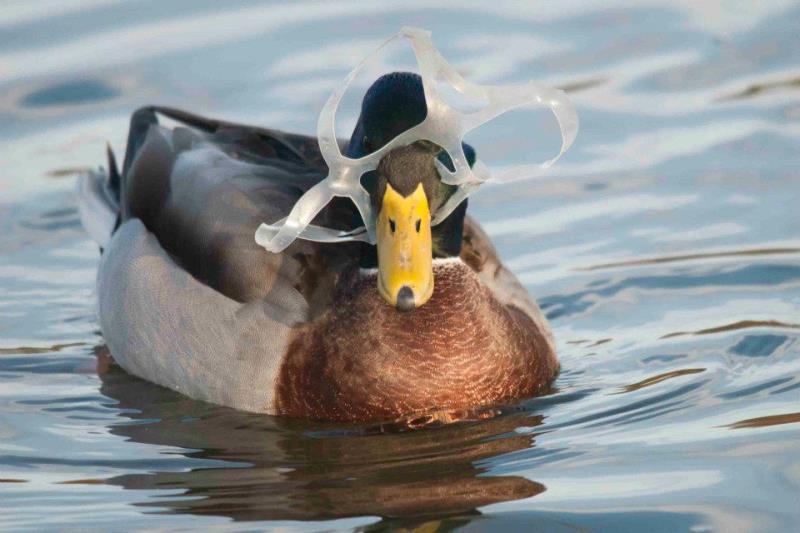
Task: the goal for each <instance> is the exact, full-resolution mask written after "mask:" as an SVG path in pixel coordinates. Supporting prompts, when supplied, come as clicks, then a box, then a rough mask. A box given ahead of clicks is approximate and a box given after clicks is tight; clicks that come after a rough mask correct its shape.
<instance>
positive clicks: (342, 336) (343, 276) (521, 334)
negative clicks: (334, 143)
mask: <svg viewBox="0 0 800 533" xmlns="http://www.w3.org/2000/svg"><path fill="white" fill-rule="evenodd" d="M425 114H426V107H425V99H424V95H423V89H422V84H421V80H420V78H419V77H418V76H417V75H415V74H409V73H392V74H387V75H385V76H383V77H381V78H379V79H378V80H377V81H376V82H375V83H374V84H373V85H372V86H371V87H370V89H369V90H368V91H367V93H366V94H365V96H364V99H363V102H362V107H361V114H360V117H359V119H358V122H357V125H356V127H355V130H354V132H353V135H352V136H351V138H350V139H349V142H341V143H340V144H341V145H342V148H343V150H344V153H345V154H346V155H348V156H350V157H359V156H362V155H364V154H368V153H370V152H372V151H373V150H376V149H378V148H380V147H381V146H383V145H384V144H386V143H387V142H388V141H389V140H391V139H392V138H394V137H395V136H396V135H397V134H399V133H400V132H402V131H405V130H406V129H408V128H409V127H411V126H413V125H414V124H416V123H418V122H420V121H421V120H422V119H423V118H424V117H425ZM159 116H161V117H166V118H168V119H171V121H173V123H174V124H175V126H174V127H171V128H170V127H166V126H164V125H162V124H160V123H159ZM464 150H465V154H467V156H468V159H469V161H470V164H472V163H473V162H474V159H475V154H474V150H472V148H471V147H469V146H464ZM436 159H438V160H439V161H441V162H443V163H444V164H452V163H450V162H449V157H448V155H447V153H446V152H443V151H442V150H441V149H440V148H439V147H438V146H436V145H434V144H433V143H430V142H427V141H417V142H414V143H412V144H410V145H407V146H402V147H398V148H395V149H393V150H391V151H390V152H388V153H387V154H386V155H385V156H384V157H383V159H382V160H381V162H380V165H379V167H378V168H377V170H376V171H374V172H370V173H368V174H366V175H365V176H363V177H362V183H363V184H364V186H365V188H366V189H367V191H368V192H369V194H370V199H371V202H372V205H373V208H374V212H376V213H377V214H378V215H377V245H371V244H367V243H360V242H349V243H337V244H330V243H327V244H324V243H316V242H309V241H303V240H296V241H295V242H293V243H292V244H291V245H290V246H289V247H288V248H287V249H286V250H285V251H283V252H282V253H279V254H275V253H271V252H268V251H266V250H264V249H263V248H261V247H259V246H258V245H257V244H256V243H255V242H254V232H255V230H256V228H257V227H258V226H259V224H261V223H262V222H265V221H267V222H271V221H276V220H279V219H281V218H282V217H284V216H286V214H287V213H288V211H289V210H290V209H291V207H292V206H293V204H294V203H295V202H296V201H297V200H298V198H299V197H300V196H301V195H302V194H303V193H304V192H305V191H307V190H308V189H309V188H310V187H311V186H313V185H314V184H315V183H317V182H319V180H321V179H322V178H324V176H325V173H326V166H325V163H324V161H323V160H322V158H321V155H320V151H319V148H318V146H317V142H316V139H315V138H313V137H306V136H303V135H295V134H289V133H284V132H281V131H277V130H270V129H264V128H259V127H254V126H247V125H241V124H235V123H231V122H225V121H221V120H213V119H209V118H204V117H201V116H198V115H194V114H191V113H187V112H184V111H179V110H176V109H171V108H162V107H146V108H142V109H139V110H138V111H136V112H135V113H134V114H133V117H132V119H131V126H130V132H129V137H128V143H127V149H126V153H125V158H124V163H123V166H122V170H121V172H120V171H118V170H117V164H116V162H115V159H114V156H113V153H112V152H111V151H110V150H109V164H108V166H109V170H108V172H107V173H106V172H103V173H100V172H96V173H92V174H89V175H88V176H85V177H84V179H83V180H82V181H81V183H80V187H79V193H80V198H81V202H80V204H81V205H80V211H81V214H82V219H83V220H84V223H85V225H86V226H87V229H88V230H89V232H90V233H91V234H92V235H93V236H94V237H95V240H97V241H98V242H99V243H100V245H101V250H102V254H101V260H100V264H99V269H98V275H97V296H98V301H99V304H98V312H99V318H100V326H101V329H102V333H103V336H104V338H105V341H106V343H107V345H108V348H109V350H110V352H111V354H112V355H113V357H114V359H115V361H116V362H117V363H118V364H119V365H120V366H122V367H123V368H124V369H125V370H126V371H128V372H129V373H131V374H133V375H135V376H138V377H140V378H144V379H146V380H149V381H151V382H154V383H157V384H160V385H162V386H164V387H168V388H170V389H174V390H176V391H179V392H181V393H183V394H185V395H187V396H189V397H192V398H195V399H198V400H205V401H208V402H213V403H217V404H222V405H226V406H230V407H233V408H236V409H241V410H246V411H253V412H262V413H269V414H276V415H285V416H291V417H304V418H311V419H318V420H330V421H376V420H383V419H396V418H398V417H403V416H407V415H414V414H418V413H428V412H446V411H448V410H450V411H453V410H462V409H467V408H471V407H475V406H482V405H487V404H495V403H498V402H507V401H511V400H516V399H520V398H524V397H530V396H533V395H536V394H538V393H541V392H543V391H545V390H546V389H547V388H548V386H549V385H550V383H551V381H552V380H553V378H554V376H555V374H556V372H557V369H558V363H557V360H556V356H555V347H554V340H553V336H552V334H551V331H550V328H549V326H548V324H547V321H546V319H545V317H544V316H543V314H542V313H541V311H540V310H539V308H538V306H537V305H536V303H535V301H534V300H533V299H532V298H531V297H530V296H529V295H528V294H527V292H526V291H525V289H524V288H523V287H522V285H521V284H520V283H519V281H518V280H517V279H516V278H515V277H514V275H513V274H512V273H511V272H510V271H509V270H507V269H506V268H505V267H504V266H503V264H502V263H501V261H500V259H499V258H498V255H497V252H496V251H495V248H494V247H493V245H492V243H491V241H490V239H489V238H488V237H487V235H486V234H485V233H484V232H483V230H482V229H481V228H480V226H479V225H478V223H477V222H475V221H474V220H473V219H471V218H470V217H469V216H467V215H466V209H467V201H466V200H465V201H464V202H463V203H462V204H461V205H460V206H459V208H458V209H456V210H454V211H453V212H452V214H450V215H449V216H448V217H447V218H446V219H445V220H444V221H443V222H442V223H440V224H438V225H435V226H433V227H431V217H432V215H433V214H435V213H436V211H437V209H438V208H439V207H440V206H442V204H443V203H444V202H445V200H446V199H447V198H448V196H449V195H450V194H452V193H453V190H454V187H452V186H449V185H445V184H443V183H442V181H441V180H440V178H439V174H438V171H437V169H436V165H435V160H436ZM317 221H319V223H321V224H322V225H324V226H327V227H334V228H342V229H347V228H352V227H354V226H355V225H357V224H358V223H359V221H360V218H359V215H358V211H357V210H356V209H355V208H354V207H353V205H352V203H351V202H350V201H349V200H347V199H338V200H335V201H334V202H332V203H331V204H330V205H329V206H328V207H327V208H326V209H325V210H323V211H322V212H321V213H320V215H319V216H318V217H317Z"/></svg>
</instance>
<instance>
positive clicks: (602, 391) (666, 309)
mask: <svg viewBox="0 0 800 533" xmlns="http://www.w3.org/2000/svg"><path fill="white" fill-rule="evenodd" d="M453 5H454V4H453V3H451V2H431V1H426V2H413V1H406V2H402V3H394V4H379V3H375V4H373V3H369V4H367V3H362V2H341V3H335V4H334V3H306V2H294V3H291V4H283V5H272V4H269V3H261V2H226V3H219V2H212V1H209V0H201V1H194V2H163V1H162V2H156V1H151V0H139V1H129V2H124V3H117V2H111V1H107V0H76V1H72V2H66V1H61V0H47V1H42V2H23V1H16V0H11V1H6V2H4V3H3V4H2V6H0V169H2V173H0V529H4V530H24V529H33V530H64V529H70V530H86V529H93V528H94V529H100V530H142V529H152V528H183V529H188V530H195V529H197V528H200V527H212V526H213V527H214V528H216V529H217V530H224V531H228V530H230V531H251V530H260V529H284V530H291V531H294V530H298V531H305V530H313V531H317V530H350V529H358V530H364V531H372V530H376V529H381V528H393V527H394V528H407V529H414V528H420V530H421V531H434V530H455V529H457V530H464V531H473V530H489V531H501V530H507V531H521V530H533V529H536V528H538V529H543V530H548V531H550V530H552V531H562V530H564V531H572V530H576V529H577V530H606V531H642V530H645V531H651V532H652V531H687V530H690V531H795V530H797V529H798V527H800V235H799V233H800V208H798V206H799V205H800V171H799V170H798V169H800V149H799V145H798V142H799V141H800V99H798V94H800V93H798V91H799V90H800V39H798V38H797V34H798V33H797V29H798V27H800V7H798V6H797V5H796V4H794V3H791V2H781V1H773V2H735V1H731V2H725V1H719V2H689V1H687V2H666V1H658V0H652V1H646V2H630V3H626V2H621V1H616V0H611V1H605V2H598V3H594V4H592V3H584V2H572V1H561V2H537V3H535V4H531V5H518V4H516V3H507V2H501V1H495V2H491V3H489V4H487V3H485V2H476V3H472V2H459V3H458V7H457V8H456V7H452V6H453ZM403 24H413V25H416V26H422V27H425V28H428V29H430V30H432V31H433V35H434V40H435V42H436V43H437V45H438V46H439V47H440V49H441V50H442V52H443V54H444V55H445V56H446V57H448V58H449V59H451V60H452V61H453V62H454V63H455V64H456V65H458V66H459V67H460V68H461V69H462V71H463V72H464V74H465V75H466V76H467V77H469V78H470V79H473V80H475V81H479V82H483V83H488V82H495V83H505V82H512V81H520V80H525V79H529V78H531V79H535V80H538V81H542V82H545V83H549V84H552V85H558V86H562V87H565V88H567V89H568V90H569V91H570V94H571V96H572V98H573V100H574V102H575V104H576V106H577V107H578V110H579V113H580V117H581V131H580V133H579V136H578V140H577V142H576V144H575V146H574V147H573V149H572V150H571V151H570V152H569V153H568V154H567V155H566V156H565V157H564V158H563V159H562V161H560V162H559V163H558V165H557V166H556V167H554V168H553V169H552V171H551V172H550V173H548V174H546V175H544V176H542V177H539V178H537V179H535V180H530V181H526V182H522V183H516V184H507V185H497V186H486V187H484V188H483V189H482V190H481V191H479V192H478V193H476V194H475V195H474V196H473V198H472V200H471V203H470V210H471V212H472V213H473V214H474V215H475V216H476V217H477V218H478V219H479V220H480V221H481V222H482V223H483V224H484V226H485V228H486V229H487V231H488V232H489V233H490V234H491V235H492V237H493V238H494V239H495V242H496V243H497V246H498V249H499V250H500V252H501V254H502V255H503V257H504V258H505V259H506V261H507V263H508V265H509V266H510V267H511V268H512V269H513V270H514V271H515V272H516V273H517V274H518V276H519V277H520V279H521V280H522V281H523V283H524V284H525V285H526V286H527V287H528V289H529V290H530V291H531V292H532V293H533V294H534V295H536V297H537V298H538V299H539V301H540V303H541V305H542V307H543V308H544V310H545V312H546V313H547V315H548V317H549V318H550V320H551V322H552V325H553V328H554V331H555V335H556V338H557V341H558V349H559V356H560V359H561V362H562V367H563V371H562V373H561V375H560V377H559V378H558V381H557V383H556V386H557V391H556V392H555V393H554V394H552V395H549V396H545V397H542V398H535V399H531V400H529V401H526V402H523V403H522V404H520V405H518V406H516V408H515V409H511V410H509V412H508V413H507V414H505V415H503V416H500V417H498V418H494V419H492V420H488V421H484V422H480V423H470V424H460V425H459V424H456V425H451V426H446V427H443V428H439V429H427V430H420V431H412V432H407V433H399V434H397V433H393V434H371V431H370V428H359V427H353V426H344V427H343V426H328V425H320V424H309V423H305V422H301V421H292V420H282V419H278V418H273V417H267V416H254V415H248V414H243V413H237V412H235V411H232V410H229V409H225V408H219V407H215V406H212V405H208V404H203V403H200V402H195V401H192V400H189V399H187V398H184V397H181V396H180V395H178V394H175V393H172V392H169V391H166V390H163V389H160V388H158V387H156V386H153V385H150V384H148V383H145V382H143V381H140V380H138V379H135V378H133V377H130V376H128V375H126V374H125V373H124V372H123V371H121V370H120V369H119V368H118V367H116V366H114V365H113V364H111V363H110V359H109V356H108V354H107V351H106V350H105V348H104V342H103V339H102V337H101V335H100V333H99V331H98V329H99V326H98V320H97V316H96V311H95V303H94V302H95V294H94V275H95V269H96V265H97V260H98V254H97V249H96V246H95V245H94V244H92V243H91V242H90V241H89V239H88V238H87V236H86V235H85V234H84V232H83V230H82V229H81V227H80V224H79V221H78V215H77V211H76V207H75V200H74V197H73V193H72V191H73V186H74V180H75V175H76V173H78V172H80V171H81V169H85V168H89V167H95V166H97V165H99V164H102V163H103V160H104V150H105V144H106V142H109V143H110V144H111V145H112V146H113V147H114V148H115V149H116V150H117V151H118V152H120V153H121V152H122V151H123V149H124V144H125V136H126V134H127V121H128V117H129V116H130V113H131V111H132V110H133V109H135V108H136V107H137V106H140V105H144V104H151V103H158V104H165V105H173V106H177V107H182V108H186V109H189V110H194V111H197V112H202V113H204V114H209V115H213V116H218V117H223V118H227V119H229V120H240V121H246V122H250V123H255V124H260V125H264V126H269V127H280V128H282V129H285V130H289V131H298V132H307V133H311V132H313V131H314V124H315V121H316V116H317V112H318V111H319V109H320V107H321V105H322V103H323V102H324V100H325V98H327V96H328V94H329V93H330V91H331V90H332V89H333V88H334V87H335V86H336V84H337V83H338V82H339V81H340V80H341V79H342V78H343V77H344V76H345V74H346V73H347V72H348V71H349V69H350V68H351V67H352V66H353V65H354V64H355V63H356V62H357V61H358V60H359V59H360V58H361V57H362V56H363V55H364V54H365V53H366V52H367V51H369V50H371V49H372V47H374V46H375V45H376V44H377V43H378V42H380V41H381V40H382V39H384V38H386V37H388V36H389V35H391V34H392V33H394V32H395V31H397V29H398V28H399V27H400V26H401V25H403ZM342 123H343V124H344V125H346V123H347V121H346V117H345V118H344V119H343V121H342ZM526 124H527V125H528V127H526V128H524V129H522V130H516V131H517V133H516V137H514V138H513V140H514V142H511V138H509V137H506V139H507V142H503V143H497V142H496V140H497V138H495V142H494V143H492V142H491V139H492V136H491V135H489V136H488V138H489V140H488V141H486V142H485V143H483V144H482V143H479V142H478V140H476V141H475V143H476V147H477V149H478V153H479V154H484V155H485V156H487V159H491V157H490V156H491V155H492V154H494V155H495V156H497V157H498V158H499V159H500V160H502V158H503V157H504V156H503V154H502V153H501V152H502V150H501V149H502V148H504V147H506V148H508V147H511V148H514V147H517V148H521V152H522V153H525V154H527V153H536V154H537V156H538V155H539V152H541V154H543V155H544V157H546V156H547V155H549V153H550V152H552V151H553V150H554V149H555V148H556V147H557V136H556V135H557V134H556V129H555V126H554V123H553V121H552V119H550V118H548V117H547V116H546V115H545V114H542V115H536V117H535V119H534V120H532V121H530V122H527V123H526ZM343 127H344V126H343ZM344 129H346V127H344ZM485 137H487V136H486V135H485ZM531 142H532V144H533V146H532V147H531V146H530V143H531Z"/></svg>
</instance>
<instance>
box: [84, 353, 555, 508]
mask: <svg viewBox="0 0 800 533" xmlns="http://www.w3.org/2000/svg"><path fill="white" fill-rule="evenodd" d="M104 361H105V360H104V359H103V358H102V356H101V362H103V364H102V365H101V367H103V368H101V371H100V372H99V374H100V376H101V379H102V387H101V392H102V394H104V395H106V396H108V397H110V398H112V399H114V400H116V401H117V402H119V404H118V405H116V407H117V408H118V409H120V410H121V413H122V414H121V415H120V416H121V417H124V418H126V419H128V420H127V421H126V422H125V423H121V424H116V425H113V426H112V427H111V432H112V433H113V434H115V435H118V436H122V437H125V438H126V439H128V440H131V441H134V442H139V443H145V444H151V445H158V446H171V447H177V448H183V449H184V451H182V452H181V453H182V454H183V455H185V456H186V457H188V458H195V459H204V460H206V461H203V462H202V464H203V466H202V467H200V468H194V469H191V470H188V471H180V472H167V471H160V472H158V471H156V472H148V473H135V474H126V475H121V476H117V477H113V478H110V479H107V480H105V483H108V484H112V485H118V486H121V487H124V488H126V489H134V490H143V489H158V490H161V491H163V490H168V489H178V490H181V491H183V493H182V494H181V495H180V496H174V495H168V496H162V497H160V498H158V499H153V500H148V501H146V502H143V503H139V504H138V505H142V506H147V507H150V506H152V507H157V508H161V509H164V508H166V509H167V510H168V512H174V513H189V514H195V515H216V516H226V517H230V518H232V519H234V520H323V519H331V518H339V517H348V516H363V515H372V516H375V515H377V516H382V517H418V516H424V515H432V514H435V515H438V516H442V515H452V514H459V515H461V514H464V513H467V514H472V513H473V512H476V511H474V510H475V508H477V507H480V506H484V505H487V504H491V503H497V502H503V501H508V500H517V499H521V498H529V497H532V496H535V495H537V494H539V493H541V492H543V491H544V490H545V487H544V486H543V485H542V484H540V483H536V482H534V481H531V480H528V479H526V478H524V477H520V476H484V475H481V474H483V473H484V472H485V471H486V468H483V467H481V466H480V461H481V460H482V459H487V458H490V457H496V456H498V455H501V454H505V453H509V452H514V451H517V450H521V449H526V448H530V447H532V446H534V436H535V434H534V435H531V434H526V435H519V434H515V433H513V430H514V429H515V428H516V427H518V426H520V425H523V424H524V425H526V426H528V427H532V426H536V425H538V424H540V423H541V416H531V414H530V413H526V412H517V413H512V414H509V415H504V416H499V417H496V418H494V419H491V420H483V421H480V422H464V423H457V424H450V425H447V426H444V427H440V428H435V429H425V430H420V431H409V432H403V433H386V434H380V435H363V434H359V432H360V429H361V428H356V427H348V428H344V429H342V427H341V426H339V427H336V428H334V427H323V428H320V426H318V425H317V426H309V425H308V424H307V423H305V422H301V421H292V420H285V419H278V418H274V417H269V416H263V415H251V414H247V413H241V412H237V411H234V410H231V409H226V408H220V407H215V406H212V405H208V404H203V403H201V402H196V401H193V400H190V399H187V398H185V397H182V396H180V395H178V394H176V393H174V392H172V391H168V390H166V389H163V388H161V387H157V386H155V385H152V384H149V383H147V382H144V381H141V380H139V379H136V378H134V377H131V376H129V375H128V374H126V373H125V372H123V371H122V370H121V369H119V368H118V367H116V366H115V365H111V366H109V365H108V364H107V362H104ZM207 461H224V463H218V464H216V465H215V466H214V467H212V468H208V464H207ZM82 482H83V483H94V482H96V480H83V481H82Z"/></svg>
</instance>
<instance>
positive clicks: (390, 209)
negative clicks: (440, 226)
mask: <svg viewBox="0 0 800 533" xmlns="http://www.w3.org/2000/svg"><path fill="white" fill-rule="evenodd" d="M377 233H378V292H380V294H381V296H383V298H384V299H385V300H386V301H387V302H389V304H390V305H393V306H395V307H397V309H399V310H401V311H410V310H411V309H414V308H415V307H419V306H421V305H422V304H424V303H425V302H427V301H428V300H429V299H430V297H431V295H432V294H433V251H432V249H431V213H430V208H429V207H428V198H427V196H426V195H425V189H423V187H422V184H421V183H420V184H419V185H418V186H417V189H416V190H415V191H414V192H413V193H411V194H410V195H408V196H406V197H404V196H403V195H401V194H400V193H398V192H397V191H395V190H394V189H393V188H392V186H391V185H390V184H388V183H387V184H386V193H385V194H384V195H383V202H382V204H381V210H380V212H379V213H378V231H377Z"/></svg>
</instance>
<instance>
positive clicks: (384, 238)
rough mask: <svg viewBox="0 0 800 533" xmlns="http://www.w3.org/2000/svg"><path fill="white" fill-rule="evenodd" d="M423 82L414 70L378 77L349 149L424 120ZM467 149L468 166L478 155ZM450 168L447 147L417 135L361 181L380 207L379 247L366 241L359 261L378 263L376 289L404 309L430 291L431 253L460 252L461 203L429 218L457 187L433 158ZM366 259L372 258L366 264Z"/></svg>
mask: <svg viewBox="0 0 800 533" xmlns="http://www.w3.org/2000/svg"><path fill="white" fill-rule="evenodd" d="M426 113H427V108H426V105H425V96H424V92H423V88H422V80H421V79H420V77H419V76H418V75H416V74H411V73H407V72H395V73H392V74H387V75H385V76H382V77H381V78H379V79H378V80H377V81H376V82H375V83H374V84H373V85H372V86H371V87H370V89H369V90H368V91H367V93H366V95H365V96H364V100H363V103H362V106H361V116H360V117H359V120H358V123H357V124H356V128H355V131H354V132H353V135H352V137H351V139H350V144H349V146H348V150H347V155H348V156H349V157H362V156H364V155H367V154H369V153H371V152H373V151H375V150H377V149H379V148H381V147H382V146H384V145H385V144H386V143H388V142H389V141H391V140H392V139H394V138H395V137H396V136H397V135H399V134H400V133H402V132H404V131H406V130H408V129H410V128H412V127H414V126H415V125H417V124H419V123H420V122H422V121H423V120H424V119H425V115H426ZM464 152H465V155H466V156H467V159H468V161H469V163H470V165H472V164H473V162H474V160H475V153H474V151H473V150H472V148H470V147H469V146H466V145H465V146H464ZM436 159H439V160H440V161H441V162H442V163H444V164H445V165H447V166H449V167H451V168H452V162H451V160H450V158H449V156H448V155H447V153H446V152H444V151H442V149H441V148H440V147H439V146H438V145H435V144H433V143H431V142H429V141H425V140H420V141H416V142H415V143H413V144H410V145H407V146H400V147H398V148H395V149H393V150H391V151H390V152H388V153H387V154H386V155H385V156H383V158H382V159H381V161H380V164H379V165H378V168H377V169H376V170H375V171H374V172H370V173H367V174H365V175H364V177H363V178H362V183H363V184H364V187H365V188H366V189H367V191H368V192H369V194H370V198H371V201H372V205H373V209H374V211H375V212H376V213H377V245H376V247H370V248H371V249H368V250H367V252H366V253H365V258H364V259H362V266H377V268H378V276H377V278H378V280H377V283H378V291H379V293H380V294H381V296H382V297H383V298H384V299H385V300H386V301H387V302H388V303H389V304H390V305H393V306H395V307H396V308H397V309H398V310H401V311H410V310H412V309H415V308H416V307H420V306H421V305H424V304H425V303H426V302H427V301H428V300H429V299H430V297H431V295H432V294H433V286H434V274H433V259H434V258H435V257H436V258H445V257H453V256H458V254H459V252H460V250H461V236H462V232H463V223H464V215H465V213H466V201H464V202H463V203H462V205H460V206H459V208H457V209H456V210H454V211H453V212H452V213H451V214H450V215H449V216H448V217H447V219H445V220H444V221H443V222H441V223H440V224H437V225H436V226H434V227H431V219H432V217H433V216H434V215H435V214H436V212H437V211H438V209H439V208H440V207H442V206H443V205H444V203H445V201H446V200H447V199H448V198H449V197H450V195H451V194H453V193H454V192H455V190H456V189H455V187H454V186H452V185H447V184H444V183H442V181H441V178H440V176H439V172H438V170H437V169H436V164H435V161H436ZM370 262H372V263H376V264H369V263H370Z"/></svg>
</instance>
